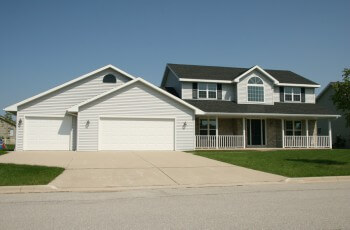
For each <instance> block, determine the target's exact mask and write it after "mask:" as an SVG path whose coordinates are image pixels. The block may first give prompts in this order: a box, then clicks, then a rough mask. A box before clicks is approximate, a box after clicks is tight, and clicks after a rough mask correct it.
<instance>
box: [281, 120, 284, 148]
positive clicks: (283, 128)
mask: <svg viewBox="0 0 350 230" xmlns="http://www.w3.org/2000/svg"><path fill="white" fill-rule="evenodd" d="M281 121H282V148H284V119H282V120H281Z"/></svg>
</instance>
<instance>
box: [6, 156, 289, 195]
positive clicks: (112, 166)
mask: <svg viewBox="0 0 350 230" xmlns="http://www.w3.org/2000/svg"><path fill="white" fill-rule="evenodd" d="M0 163H15V164H30V165H46V166H59V167H64V168H66V170H65V171H64V172H63V173H62V174H61V175H60V176H58V177H57V178H56V179H55V180H53V181H52V182H51V183H50V185H52V186H56V187H57V188H106V187H151V186H206V185H228V184H246V183H261V182H278V181H282V180H284V179H286V178H285V177H282V176H278V175H274V174H269V173H264V172H260V171H255V170H251V169H247V168H243V167H239V166H234V165H230V164H226V163H223V162H219V161H215V160H211V159H207V158H204V157H200V156H195V155H192V154H190V153H184V152H177V151H102V152H68V151H23V152H12V153H9V154H6V155H2V156H0Z"/></svg>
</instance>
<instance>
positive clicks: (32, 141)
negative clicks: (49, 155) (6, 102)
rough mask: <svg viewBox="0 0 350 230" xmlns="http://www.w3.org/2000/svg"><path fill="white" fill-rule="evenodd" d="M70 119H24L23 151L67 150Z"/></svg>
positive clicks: (70, 125)
mask: <svg viewBox="0 0 350 230" xmlns="http://www.w3.org/2000/svg"><path fill="white" fill-rule="evenodd" d="M71 130H72V119H71V117H68V116H66V117H64V118H63V117H26V119H25V124H24V150H69V149H70V148H69V147H70V142H71V141H70V140H71Z"/></svg>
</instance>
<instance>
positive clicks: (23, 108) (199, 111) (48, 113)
mask: <svg viewBox="0 0 350 230" xmlns="http://www.w3.org/2000/svg"><path fill="white" fill-rule="evenodd" d="M317 87H319V85H318V84H316V83H314V82H312V81H310V80H307V79H305V78H303V77H301V76H299V75H297V74H295V73H292V72H289V71H275V70H263V69H262V68H260V67H258V66H255V67H252V68H250V69H243V68H225V67H207V66H192V65H175V64H168V65H167V66H166V69H165V73H164V76H163V80H162V84H161V87H157V86H155V85H153V84H151V83H149V82H147V81H145V80H144V79H142V78H136V77H134V76H132V75H130V74H128V73H126V72H124V71H123V70H121V69H119V68H117V67H114V66H112V65H107V66H105V67H102V68H100V69H98V70H95V71H93V72H90V73H88V74H85V75H83V76H80V77H78V78H76V79H74V80H72V81H69V82H67V83H64V84H62V85H60V86H57V87H55V88H53V89H50V90H48V91H45V92H43V93H41V94H38V95H36V96H33V97H31V98H28V99H26V100H24V101H21V102H18V103H16V104H14V105H11V106H8V107H7V108H5V111H9V112H12V113H14V114H16V115H17V134H16V135H17V138H16V139H17V144H16V150H77V151H97V150H193V149H195V148H220V149H222V148H246V147H247V148H248V147H310V148H319V147H325V148H329V147H331V146H332V145H331V138H329V136H331V129H330V128H329V133H328V135H325V136H318V135H317V127H316V120H318V119H321V118H322V119H334V118H337V117H338V115H337V114H336V113H334V112H331V111H329V110H327V109H326V108H323V107H321V106H319V105H317V104H315V93H314V89H315V88H317ZM329 124H330V123H329Z"/></svg>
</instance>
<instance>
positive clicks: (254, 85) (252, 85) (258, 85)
mask: <svg viewBox="0 0 350 230" xmlns="http://www.w3.org/2000/svg"><path fill="white" fill-rule="evenodd" d="M252 78H258V79H260V81H261V82H262V84H252V83H249V81H250V79H252ZM249 86H251V87H261V88H262V89H263V101H249ZM250 103H254V104H256V103H259V104H260V103H265V86H264V81H263V80H262V79H261V78H260V77H258V76H251V77H250V78H249V80H248V83H247V104H250Z"/></svg>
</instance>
